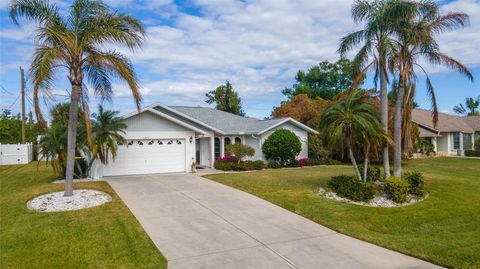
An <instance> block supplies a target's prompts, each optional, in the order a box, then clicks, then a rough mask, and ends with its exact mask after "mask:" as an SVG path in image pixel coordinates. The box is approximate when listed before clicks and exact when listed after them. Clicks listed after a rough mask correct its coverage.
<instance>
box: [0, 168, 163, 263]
mask: <svg viewBox="0 0 480 269" xmlns="http://www.w3.org/2000/svg"><path fill="white" fill-rule="evenodd" d="M53 178H54V177H53V174H52V171H51V168H50V167H46V166H45V165H40V166H39V170H38V171H37V164H36V163H35V162H34V163H30V164H28V165H11V166H0V268H166V267H167V262H166V260H165V258H164V257H163V256H162V254H161V253H160V252H159V251H158V250H157V248H156V247H155V245H154V244H153V242H152V241H151V240H150V239H149V237H148V236H147V235H146V233H145V232H144V231H143V229H142V227H141V226H140V224H139V223H138V221H137V220H136V219H135V217H134V216H133V215H132V213H131V212H130V211H129V210H128V208H127V207H126V206H125V204H124V203H123V202H122V200H121V199H120V198H119V197H118V196H117V195H116V194H115V192H114V191H113V190H112V188H111V187H110V186H109V185H108V183H106V182H97V183H76V184H75V188H92V189H98V190H102V191H104V192H107V193H109V194H110V195H111V196H112V198H113V200H112V202H109V203H107V204H105V205H103V206H100V207H94V208H89V209H82V210H79V211H70V212H59V213H36V212H31V211H29V210H27V208H26V206H25V203H26V202H27V201H28V200H29V199H31V198H32V197H35V196H37V195H40V194H44V193H48V192H52V191H60V190H62V189H63V185H62V184H52V183H49V182H51V181H52V180H53Z"/></svg>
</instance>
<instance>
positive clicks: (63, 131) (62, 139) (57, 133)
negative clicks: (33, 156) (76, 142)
mask: <svg viewBox="0 0 480 269" xmlns="http://www.w3.org/2000/svg"><path fill="white" fill-rule="evenodd" d="M67 143H68V141H67V128H66V126H65V125H63V124H62V123H60V122H57V123H55V124H53V125H52V126H51V127H50V128H49V129H48V130H47V132H46V133H45V135H44V136H43V137H42V138H41V139H40V142H39V144H38V149H39V156H41V157H42V159H45V161H46V163H47V164H49V163H50V165H51V166H52V168H53V172H54V173H55V174H56V175H59V176H62V177H63V176H65V172H66V171H65V170H66V166H67ZM39 161H40V160H39Z"/></svg>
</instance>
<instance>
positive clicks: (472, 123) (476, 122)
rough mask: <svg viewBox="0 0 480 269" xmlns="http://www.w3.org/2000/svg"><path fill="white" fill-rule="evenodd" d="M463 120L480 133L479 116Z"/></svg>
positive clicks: (467, 117)
mask: <svg viewBox="0 0 480 269" xmlns="http://www.w3.org/2000/svg"><path fill="white" fill-rule="evenodd" d="M463 120H464V121H465V122H466V123H467V124H468V125H469V126H470V127H471V128H472V129H473V130H474V131H476V132H480V116H466V117H464V118H463Z"/></svg>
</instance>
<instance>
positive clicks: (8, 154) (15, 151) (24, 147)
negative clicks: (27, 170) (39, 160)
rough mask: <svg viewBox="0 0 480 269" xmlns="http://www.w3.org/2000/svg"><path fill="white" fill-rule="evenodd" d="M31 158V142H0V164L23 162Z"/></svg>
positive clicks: (27, 161) (29, 160)
mask: <svg viewBox="0 0 480 269" xmlns="http://www.w3.org/2000/svg"><path fill="white" fill-rule="evenodd" d="M32 160H33V144H32V143H27V144H0V165H10V164H25V163H29V162H31V161H32Z"/></svg>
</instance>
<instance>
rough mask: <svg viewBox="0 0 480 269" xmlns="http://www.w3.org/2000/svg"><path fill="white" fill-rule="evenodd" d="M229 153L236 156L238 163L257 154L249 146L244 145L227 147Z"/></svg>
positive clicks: (237, 144)
mask: <svg viewBox="0 0 480 269" xmlns="http://www.w3.org/2000/svg"><path fill="white" fill-rule="evenodd" d="M226 149H227V152H229V153H230V154H233V155H235V157H236V158H237V160H238V162H239V163H240V162H241V161H242V160H243V159H244V158H245V157H251V156H253V155H254V154H255V149H254V148H252V147H250V146H249V145H244V144H242V143H234V144H230V145H227V148H226Z"/></svg>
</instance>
